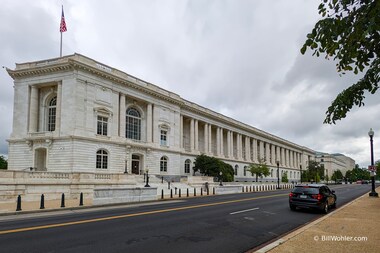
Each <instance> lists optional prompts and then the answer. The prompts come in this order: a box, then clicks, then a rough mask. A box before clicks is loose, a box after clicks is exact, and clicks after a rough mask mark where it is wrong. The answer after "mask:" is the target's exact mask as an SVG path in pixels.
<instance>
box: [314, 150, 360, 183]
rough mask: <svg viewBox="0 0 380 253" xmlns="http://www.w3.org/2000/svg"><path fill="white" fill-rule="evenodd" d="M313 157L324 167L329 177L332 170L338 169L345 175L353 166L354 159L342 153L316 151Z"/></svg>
mask: <svg viewBox="0 0 380 253" xmlns="http://www.w3.org/2000/svg"><path fill="white" fill-rule="evenodd" d="M315 157H316V159H315V160H316V161H317V162H319V163H320V164H321V165H323V166H324V167H325V169H326V172H327V175H328V176H329V178H331V176H332V175H333V173H334V171H337V170H340V171H341V172H342V174H343V176H345V175H346V172H347V171H348V170H352V169H354V168H355V160H354V159H352V158H351V157H348V156H345V155H342V154H328V153H321V152H317V153H316V156H315Z"/></svg>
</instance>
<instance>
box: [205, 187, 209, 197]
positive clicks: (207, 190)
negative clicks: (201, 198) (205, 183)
mask: <svg viewBox="0 0 380 253" xmlns="http://www.w3.org/2000/svg"><path fill="white" fill-rule="evenodd" d="M206 190H207V196H208V195H209V189H208V187H207V189H206Z"/></svg>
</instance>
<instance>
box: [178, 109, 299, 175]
mask: <svg viewBox="0 0 380 253" xmlns="http://www.w3.org/2000/svg"><path fill="white" fill-rule="evenodd" d="M180 123H181V124H180V125H181V126H180V130H181V136H183V138H181V143H180V146H181V148H183V149H185V150H186V151H188V152H192V153H204V154H206V155H211V156H216V157H220V158H226V159H234V160H238V161H244V162H249V163H260V162H265V163H266V164H267V165H272V166H276V165H277V162H279V166H281V167H285V168H294V169H299V168H300V165H302V164H303V162H302V161H303V155H302V151H297V150H296V148H291V147H287V146H286V145H284V144H279V143H276V142H275V141H272V140H270V139H269V138H268V139H266V138H265V136H258V135H257V134H255V133H252V135H250V134H249V133H241V132H238V131H237V130H236V129H229V128H225V127H221V126H217V125H213V124H210V123H208V122H204V121H200V120H198V119H194V118H191V117H186V116H183V115H181V119H180Z"/></svg>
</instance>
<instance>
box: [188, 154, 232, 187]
mask: <svg viewBox="0 0 380 253" xmlns="http://www.w3.org/2000/svg"><path fill="white" fill-rule="evenodd" d="M196 171H199V172H200V173H202V174H203V175H206V176H210V177H217V178H220V172H222V180H223V181H224V182H232V181H234V170H233V168H232V166H231V165H229V164H227V163H225V162H223V161H222V160H220V159H218V158H215V157H211V156H207V155H199V156H197V157H196V158H195V161H194V172H196Z"/></svg>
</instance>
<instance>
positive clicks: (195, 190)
mask: <svg viewBox="0 0 380 253" xmlns="http://www.w3.org/2000/svg"><path fill="white" fill-rule="evenodd" d="M195 196H197V189H195V188H194V197H195Z"/></svg>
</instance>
